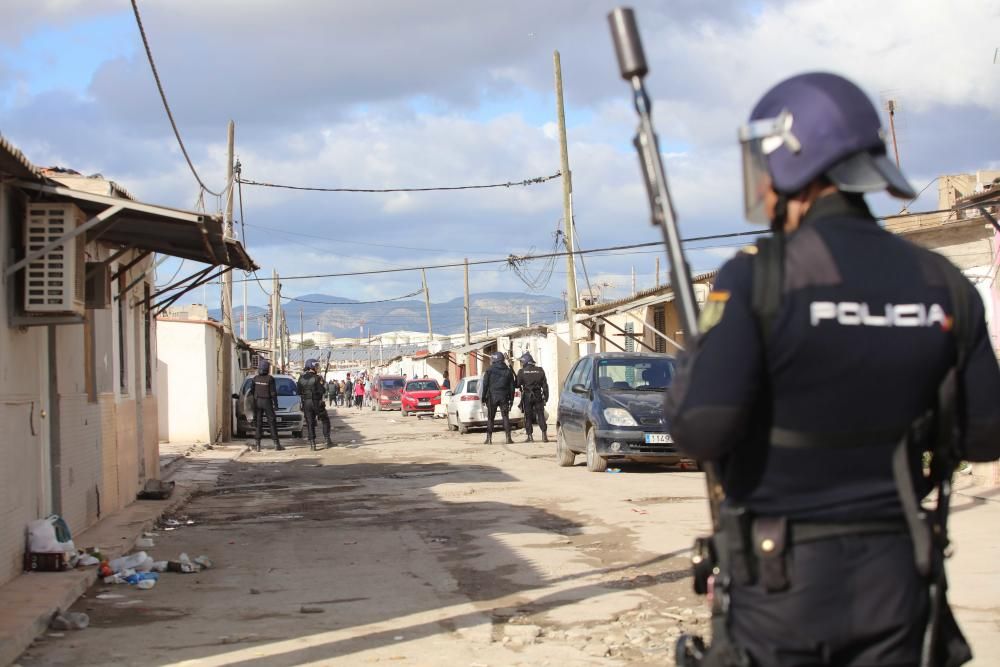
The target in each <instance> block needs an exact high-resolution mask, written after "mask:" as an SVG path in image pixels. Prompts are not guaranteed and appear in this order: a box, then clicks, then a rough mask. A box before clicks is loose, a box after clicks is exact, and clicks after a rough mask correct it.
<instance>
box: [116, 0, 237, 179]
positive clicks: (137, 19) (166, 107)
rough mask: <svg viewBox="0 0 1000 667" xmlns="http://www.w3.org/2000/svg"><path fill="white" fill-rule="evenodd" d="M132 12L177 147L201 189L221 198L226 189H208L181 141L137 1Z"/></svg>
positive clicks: (133, 3)
mask: <svg viewBox="0 0 1000 667" xmlns="http://www.w3.org/2000/svg"><path fill="white" fill-rule="evenodd" d="M132 12H133V13H134V14H135V22H136V25H138V26H139V34H140V35H142V45H143V46H144V47H145V48H146V58H147V59H148V60H149V68H150V69H151V70H153V79H155V80H156V89H157V90H159V91H160V100H162V101H163V109H164V110H165V111H166V112H167V118H168V119H169V120H170V127H172V128H174V136H175V137H177V145H178V146H180V147H181V153H183V154H184V159H185V160H187V164H188V167H189V168H190V169H191V173H192V174H194V179H195V180H196V181H198V185H200V186H201V189H202V190H204V191H205V192H207V193H209V194H211V195H214V196H216V197H221V196H222V194H223V193H224V192H225V189H223V190H221V191H219V192H215V191H214V190H209V189H208V186H206V185H205V182H204V181H202V180H201V176H199V175H198V170H197V169H195V168H194V163H193V162H192V161H191V156H190V155H188V152H187V148H185V146H184V140H183V139H181V133H180V130H178V129H177V122H176V121H174V114H173V113H172V112H171V111H170V104H169V103H168V102H167V94H166V93H165V92H163V83H162V82H161V81H160V73H159V72H157V71H156V63H155V62H154V61H153V51H152V49H150V48H149V39H147V38H146V29H145V28H143V26H142V17H141V16H139V5H137V4H136V0H132Z"/></svg>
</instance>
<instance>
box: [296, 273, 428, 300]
mask: <svg viewBox="0 0 1000 667" xmlns="http://www.w3.org/2000/svg"><path fill="white" fill-rule="evenodd" d="M282 280H284V278H282ZM423 293H424V290H423V289H418V290H417V291H416V292H410V293H409V294H404V295H403V296H394V297H392V298H391V299H377V300H375V301H319V300H314V299H300V298H298V297H293V296H283V297H281V298H282V299H285V300H287V301H298V302H300V303H318V304H321V305H324V306H362V305H366V304H371V303H388V302H390V301H402V300H403V299H409V298H410V297H414V296H416V295H418V294H423Z"/></svg>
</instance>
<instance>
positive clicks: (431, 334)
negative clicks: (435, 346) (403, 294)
mask: <svg viewBox="0 0 1000 667" xmlns="http://www.w3.org/2000/svg"><path fill="white" fill-rule="evenodd" d="M420 276H421V277H422V278H423V280H424V306H425V307H426V308H427V341H428V345H430V343H433V342H434V329H432V328H431V293H430V291H429V290H428V289H427V271H426V270H424V269H420Z"/></svg>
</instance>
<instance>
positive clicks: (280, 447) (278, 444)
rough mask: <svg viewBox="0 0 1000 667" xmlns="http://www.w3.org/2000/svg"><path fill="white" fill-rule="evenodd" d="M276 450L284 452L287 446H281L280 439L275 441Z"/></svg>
mask: <svg viewBox="0 0 1000 667" xmlns="http://www.w3.org/2000/svg"><path fill="white" fill-rule="evenodd" d="M274 451H276V452H283V451H285V448H284V447H282V446H281V442H280V441H278V440H275V441H274Z"/></svg>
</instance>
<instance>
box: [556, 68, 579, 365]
mask: <svg viewBox="0 0 1000 667" xmlns="http://www.w3.org/2000/svg"><path fill="white" fill-rule="evenodd" d="M552 62H553V65H554V66H555V78H556V117H557V118H558V121H559V171H560V172H561V173H562V186H563V187H562V190H563V223H564V226H565V228H566V232H565V234H566V250H567V251H568V252H567V254H566V319H567V320H568V321H569V357H570V358H569V363H570V364H573V363H575V362H576V360H577V359H579V358H580V347H579V346H578V345H577V344H576V296H577V295H576V260H575V257H574V254H573V250H574V248H575V247H576V246H575V245H574V241H573V179H572V173H571V172H570V170H569V149H568V147H567V145H566V109H565V107H564V105H563V85H562V64H561V62H560V60H559V52H558V51H553V52H552Z"/></svg>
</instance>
